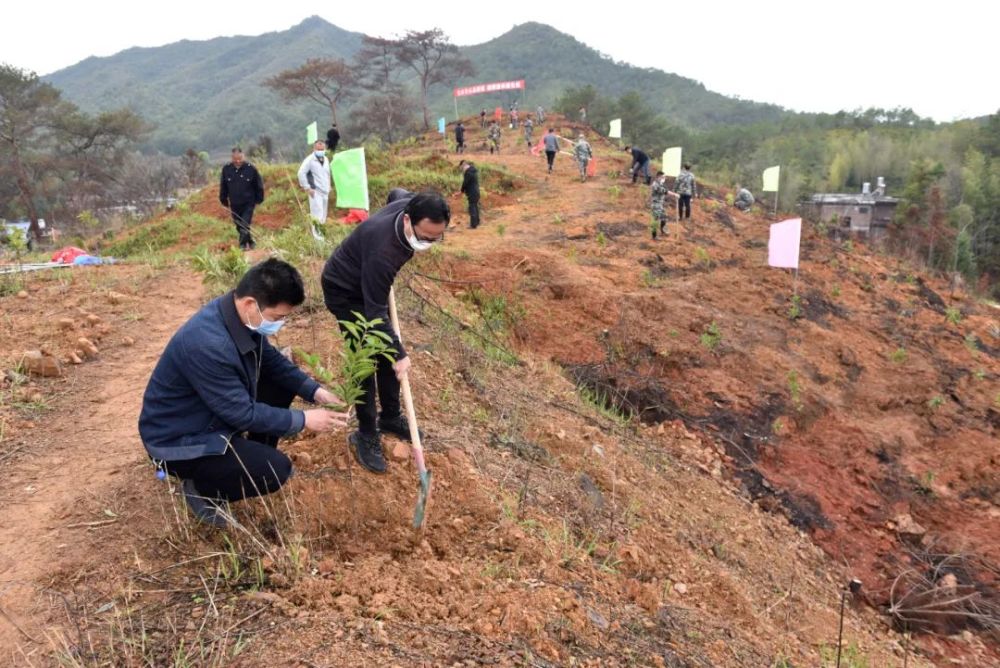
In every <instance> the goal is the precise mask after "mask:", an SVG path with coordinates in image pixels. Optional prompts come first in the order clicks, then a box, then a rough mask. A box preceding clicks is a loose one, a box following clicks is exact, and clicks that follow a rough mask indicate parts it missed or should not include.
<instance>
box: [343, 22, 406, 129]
mask: <svg viewBox="0 0 1000 668" xmlns="http://www.w3.org/2000/svg"><path fill="white" fill-rule="evenodd" d="M399 51H400V44H399V42H397V41H396V40H392V39H386V38H383V37H369V36H368V35H365V36H364V37H363V38H362V40H361V50H360V51H358V53H357V55H356V56H355V61H354V62H355V64H354V69H355V72H356V73H357V76H358V81H359V83H360V84H361V86H362V87H363V88H365V89H366V90H369V91H371V92H370V93H369V94H368V95H367V96H365V97H364V98H363V99H362V100H361V102H360V103H358V105H356V107H355V108H354V109H353V110H352V122H353V125H354V128H353V130H352V132H351V135H352V136H356V137H368V136H377V137H380V138H381V139H383V140H384V141H387V142H389V143H392V142H394V141H396V140H397V139H400V138H401V137H402V136H403V133H405V132H408V131H410V130H412V129H413V127H412V126H413V109H414V103H413V100H411V99H410V97H409V95H407V94H406V89H405V87H404V86H403V85H402V83H401V82H400V77H401V75H402V73H403V72H404V68H405V67H406V66H405V65H404V64H403V63H402V62H401V61H400V59H399Z"/></svg>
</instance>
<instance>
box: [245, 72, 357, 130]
mask: <svg viewBox="0 0 1000 668" xmlns="http://www.w3.org/2000/svg"><path fill="white" fill-rule="evenodd" d="M264 85H265V86H267V87H268V88H270V89H271V90H273V91H275V92H277V93H278V94H279V95H280V96H281V98H282V99H283V100H285V101H286V102H294V101H296V100H299V99H301V98H308V99H310V100H312V101H313V102H316V103H318V104H322V105H324V106H325V107H326V108H327V109H329V110H330V118H331V120H332V121H333V122H334V123H336V122H337V105H338V104H339V103H341V102H343V101H345V100H347V99H349V98H350V97H352V96H353V95H354V94H355V93H356V91H357V73H356V72H355V70H354V68H352V67H351V66H350V65H348V64H347V63H346V62H345V61H344V60H343V59H340V58H338V59H336V60H334V59H331V58H310V59H309V60H307V61H306V62H305V63H303V64H302V65H300V66H299V67H296V68H295V69H291V70H284V71H283V72H278V73H277V74H275V75H274V76H273V77H270V78H269V79H266V80H265V81H264Z"/></svg>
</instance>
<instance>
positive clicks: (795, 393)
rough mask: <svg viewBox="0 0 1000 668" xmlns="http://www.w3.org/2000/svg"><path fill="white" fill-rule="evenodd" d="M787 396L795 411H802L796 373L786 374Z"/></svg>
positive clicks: (797, 374) (800, 386)
mask: <svg viewBox="0 0 1000 668" xmlns="http://www.w3.org/2000/svg"><path fill="white" fill-rule="evenodd" d="M788 394H789V396H790V397H791V399H792V404H793V405H794V406H795V409H796V410H799V411H801V410H802V385H801V384H800V383H799V373H798V371H794V370H792V371H789V372H788Z"/></svg>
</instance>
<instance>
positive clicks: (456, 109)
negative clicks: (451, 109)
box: [452, 95, 458, 121]
mask: <svg viewBox="0 0 1000 668" xmlns="http://www.w3.org/2000/svg"><path fill="white" fill-rule="evenodd" d="M452 99H453V100H454V101H455V120H456V121H457V120H458V96H457V95H454V96H452Z"/></svg>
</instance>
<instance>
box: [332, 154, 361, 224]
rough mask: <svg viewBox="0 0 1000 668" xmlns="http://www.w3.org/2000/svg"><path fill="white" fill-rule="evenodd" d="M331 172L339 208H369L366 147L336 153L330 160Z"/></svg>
mask: <svg viewBox="0 0 1000 668" xmlns="http://www.w3.org/2000/svg"><path fill="white" fill-rule="evenodd" d="M330 174H331V175H332V176H333V187H334V189H335V190H336V191H337V208H339V209H364V210H365V211H367V210H368V171H367V168H366V167H365V149H364V148H352V149H351V150H349V151H341V152H340V153H337V154H336V155H334V156H333V161H332V162H330Z"/></svg>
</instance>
